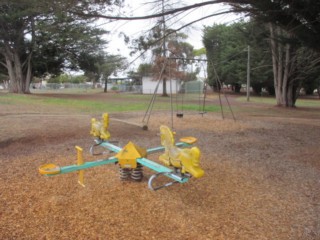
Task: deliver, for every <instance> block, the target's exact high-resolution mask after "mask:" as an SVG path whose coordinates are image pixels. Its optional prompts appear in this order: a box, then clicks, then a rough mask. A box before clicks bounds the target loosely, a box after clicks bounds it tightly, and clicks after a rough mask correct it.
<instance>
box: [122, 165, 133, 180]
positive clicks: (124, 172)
mask: <svg viewBox="0 0 320 240" xmlns="http://www.w3.org/2000/svg"><path fill="white" fill-rule="evenodd" d="M119 175H120V180H121V181H125V180H128V179H129V177H130V175H131V169H130V168H121V167H119Z"/></svg>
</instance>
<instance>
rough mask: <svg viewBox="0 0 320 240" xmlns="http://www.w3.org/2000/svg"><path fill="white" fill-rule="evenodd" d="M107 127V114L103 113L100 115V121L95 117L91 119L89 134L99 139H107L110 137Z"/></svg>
mask: <svg viewBox="0 0 320 240" xmlns="http://www.w3.org/2000/svg"><path fill="white" fill-rule="evenodd" d="M108 127H109V114H108V113H104V114H103V115H102V121H101V122H100V121H98V120H96V119H95V118H92V119H91V131H90V134H91V135H92V136H94V137H97V138H99V139H101V140H108V139H109V138H110V133H109V131H108Z"/></svg>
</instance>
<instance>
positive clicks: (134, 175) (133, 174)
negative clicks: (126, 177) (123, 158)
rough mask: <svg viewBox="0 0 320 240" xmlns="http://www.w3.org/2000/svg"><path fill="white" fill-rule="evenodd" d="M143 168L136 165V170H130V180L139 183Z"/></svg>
mask: <svg viewBox="0 0 320 240" xmlns="http://www.w3.org/2000/svg"><path fill="white" fill-rule="evenodd" d="M142 167H143V166H142V165H141V164H140V163H138V164H137V167H136V168H133V169H132V172H131V179H133V180H134V181H137V182H140V181H141V180H142V178H143V168H142Z"/></svg>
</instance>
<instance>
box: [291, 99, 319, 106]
mask: <svg viewBox="0 0 320 240" xmlns="http://www.w3.org/2000/svg"><path fill="white" fill-rule="evenodd" d="M296 106H297V107H320V100H319V99H298V100H297V102H296Z"/></svg>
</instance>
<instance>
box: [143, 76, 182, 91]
mask: <svg viewBox="0 0 320 240" xmlns="http://www.w3.org/2000/svg"><path fill="white" fill-rule="evenodd" d="M157 84H158V81H157V80H155V79H153V77H143V78H142V93H143V94H153V93H154V91H155V89H156V87H157ZM166 87H167V93H168V94H170V93H173V94H176V93H177V92H179V91H180V89H181V81H180V80H171V81H170V80H167V81H166ZM162 93H163V82H162V81H161V82H160V83H159V87H158V91H157V94H162Z"/></svg>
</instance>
